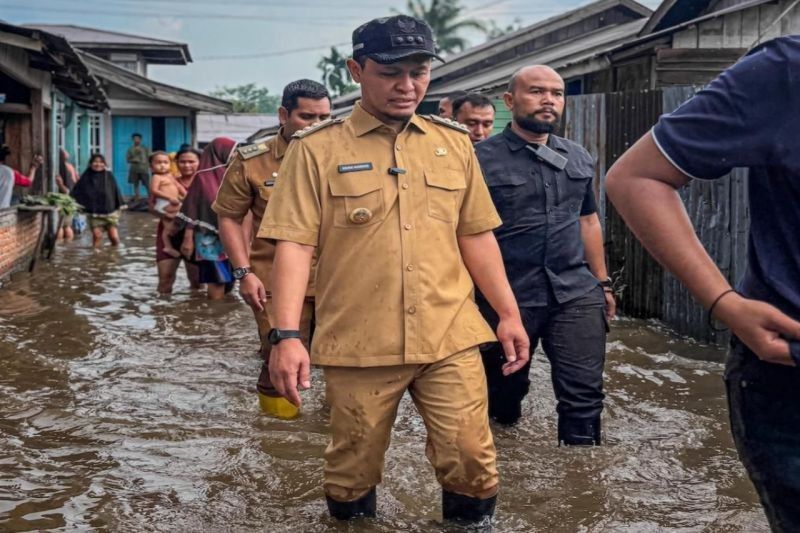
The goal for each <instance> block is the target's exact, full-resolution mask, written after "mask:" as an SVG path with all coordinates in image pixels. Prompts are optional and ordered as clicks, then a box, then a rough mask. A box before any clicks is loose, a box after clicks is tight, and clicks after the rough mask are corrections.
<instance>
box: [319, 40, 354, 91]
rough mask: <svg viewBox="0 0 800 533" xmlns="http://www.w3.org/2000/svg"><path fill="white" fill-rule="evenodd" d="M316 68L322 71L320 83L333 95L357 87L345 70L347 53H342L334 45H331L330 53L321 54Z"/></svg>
mask: <svg viewBox="0 0 800 533" xmlns="http://www.w3.org/2000/svg"><path fill="white" fill-rule="evenodd" d="M317 68H318V69H320V70H321V71H322V83H324V84H325V86H326V87H327V88H328V90H329V91H330V93H331V96H333V97H336V96H341V95H343V94H346V93H349V92H350V91H354V90H355V89H356V88H357V87H358V86H357V85H356V84H354V83H353V81H352V79H351V78H350V72H349V71H348V70H347V55H345V54H342V53H341V52H340V51H339V49H338V48H336V47H335V46H331V55H329V56H322V59H320V60H319V63H317Z"/></svg>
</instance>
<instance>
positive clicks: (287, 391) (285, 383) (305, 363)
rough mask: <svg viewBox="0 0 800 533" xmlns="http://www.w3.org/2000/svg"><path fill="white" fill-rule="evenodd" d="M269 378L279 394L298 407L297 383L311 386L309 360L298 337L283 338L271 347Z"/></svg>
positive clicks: (299, 402)
mask: <svg viewBox="0 0 800 533" xmlns="http://www.w3.org/2000/svg"><path fill="white" fill-rule="evenodd" d="M269 379H270V380H271V381H272V384H273V386H274V387H275V389H276V390H277V391H278V392H279V393H280V394H281V396H283V397H284V398H286V399H287V400H289V401H290V402H291V403H292V404H294V405H295V406H297V407H300V404H301V403H302V401H301V400H300V393H298V391H297V389H298V384H299V386H300V388H301V389H308V388H310V387H311V360H310V358H309V356H308V350H306V348H305V346H303V343H302V342H301V341H300V339H285V340H282V341H281V342H280V343H278V344H277V345H275V346H273V347H272V351H271V352H270V356H269Z"/></svg>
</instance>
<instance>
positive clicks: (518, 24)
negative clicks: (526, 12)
mask: <svg viewBox="0 0 800 533" xmlns="http://www.w3.org/2000/svg"><path fill="white" fill-rule="evenodd" d="M521 29H522V21H521V20H520V19H518V18H515V19H514V22H512V23H511V24H509V25H508V26H506V27H505V28H503V27H501V26H498V25H497V22H495V21H493V20H490V21H489V27H488V29H487V31H486V40H487V41H491V40H492V39H497V38H498V37H502V36H503V35H507V34H509V33H514V32H515V31H519V30H521Z"/></svg>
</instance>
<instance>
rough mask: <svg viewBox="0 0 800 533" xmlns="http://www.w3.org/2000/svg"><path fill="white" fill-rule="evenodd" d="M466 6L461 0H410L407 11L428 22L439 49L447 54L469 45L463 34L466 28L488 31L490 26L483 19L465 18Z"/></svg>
mask: <svg viewBox="0 0 800 533" xmlns="http://www.w3.org/2000/svg"><path fill="white" fill-rule="evenodd" d="M464 9H465V8H464V6H462V5H461V3H460V0H430V4H426V3H425V0H408V3H407V4H406V11H407V12H408V14H409V15H411V16H412V17H416V18H418V19H422V20H424V21H425V22H427V23H428V24H429V25H430V27H431V29H432V30H433V36H434V38H435V39H436V44H437V46H438V47H439V50H440V51H442V52H443V53H445V54H451V53H453V52H460V51H462V50H464V49H466V48H467V47H469V41H467V40H466V39H465V38H464V37H462V36H461V32H463V31H464V30H469V29H472V30H478V31H481V32H483V33H488V31H489V27H488V26H487V25H486V24H485V23H484V22H482V21H480V20H476V19H471V18H463V16H464Z"/></svg>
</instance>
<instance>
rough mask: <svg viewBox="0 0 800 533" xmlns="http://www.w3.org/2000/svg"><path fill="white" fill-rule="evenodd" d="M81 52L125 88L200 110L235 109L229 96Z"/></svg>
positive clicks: (98, 72) (97, 73)
mask: <svg viewBox="0 0 800 533" xmlns="http://www.w3.org/2000/svg"><path fill="white" fill-rule="evenodd" d="M78 54H79V55H80V56H81V58H82V59H83V60H84V61H85V62H86V64H87V65H88V66H89V69H90V70H91V72H92V74H94V75H95V76H97V77H99V78H102V79H104V80H107V81H109V82H111V83H115V84H117V85H121V86H122V87H124V88H125V89H128V90H131V91H134V92H136V93H139V94H141V95H143V96H145V97H147V98H151V99H153V100H160V101H162V102H168V103H171V104H175V105H179V106H182V107H186V108H189V109H193V110H196V111H208V112H210V113H232V112H233V104H231V103H230V102H228V101H227V100H222V99H220V98H214V97H213V96H208V95H206V94H200V93H196V92H193V91H189V90H187V89H182V88H180V87H173V86H172V85H167V84H166V83H160V82H157V81H153V80H151V79H148V78H145V77H144V76H140V75H138V74H136V73H134V72H131V71H129V70H127V69H124V68H122V67H118V66H117V65H115V64H114V63H111V62H109V61H106V60H104V59H101V58H99V57H97V56H94V55H92V54H89V53H86V52H78Z"/></svg>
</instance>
